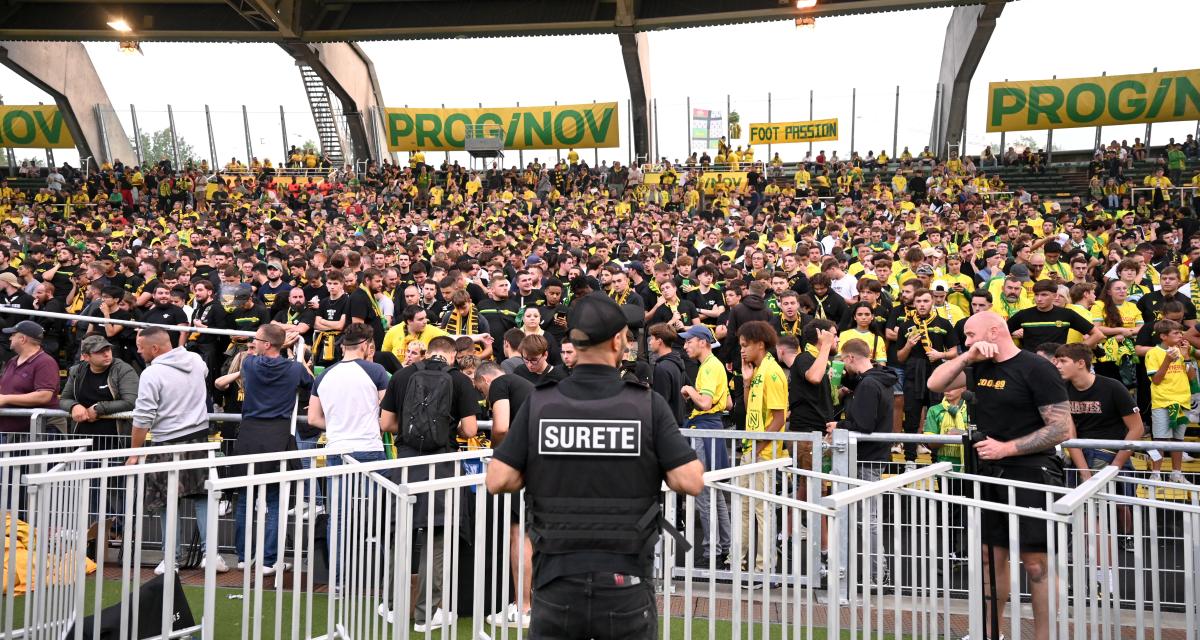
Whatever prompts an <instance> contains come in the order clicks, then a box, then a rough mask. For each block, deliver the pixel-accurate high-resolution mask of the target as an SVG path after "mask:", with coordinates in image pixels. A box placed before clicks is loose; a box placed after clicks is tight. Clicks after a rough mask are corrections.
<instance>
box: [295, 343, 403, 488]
mask: <svg viewBox="0 0 1200 640" xmlns="http://www.w3.org/2000/svg"><path fill="white" fill-rule="evenodd" d="M373 332H374V331H373V329H372V328H371V325H368V324H352V325H350V326H349V327H347V328H346V330H345V331H344V332H343V333H342V359H341V360H339V361H337V362H335V363H334V364H333V366H331V367H329V368H328V369H326V370H325V371H324V372H322V373H321V375H319V376H317V380H316V382H314V383H313V389H312V398H311V400H310V401H309V404H308V424H309V425H310V426H313V427H316V428H318V429H324V430H325V440H326V445H325V448H326V450H327V451H329V452H330V453H331V454H337V455H330V456H328V457H327V458H326V464H328V465H329V466H335V465H339V464H341V463H342V459H341V456H342V455H349V456H350V457H352V458H354V459H355V460H358V461H359V462H372V461H375V460H383V459H384V452H383V439H382V438H381V437H380V433H379V401H380V400H382V399H383V392H384V391H385V390H386V389H387V384H388V374H387V370H385V369H384V368H383V367H381V366H380V365H377V364H375V363H374V362H372V360H371V358H372V356H373V352H374V350H375V340H374V336H373Z"/></svg>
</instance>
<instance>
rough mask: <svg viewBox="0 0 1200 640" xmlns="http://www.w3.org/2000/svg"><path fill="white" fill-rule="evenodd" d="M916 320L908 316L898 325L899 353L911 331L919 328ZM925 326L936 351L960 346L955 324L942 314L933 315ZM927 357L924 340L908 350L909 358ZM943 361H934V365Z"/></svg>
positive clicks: (897, 342) (897, 341)
mask: <svg viewBox="0 0 1200 640" xmlns="http://www.w3.org/2000/svg"><path fill="white" fill-rule="evenodd" d="M914 320H915V318H906V319H904V320H901V321H900V322H899V323H898V324H897V325H896V330H897V331H898V332H899V335H898V336H897V337H896V342H895V343H894V344H896V345H897V349H896V350H897V353H898V352H899V350H900V348H901V347H903V346H904V343H905V341H907V340H908V334H909V332H910V331H918V330H919V329H918V328H917V323H916V322H915V321H914ZM925 328H926V330H927V331H928V332H929V344H931V345H932V346H933V349H934V351H940V352H945V351H948V350H950V349H952V348H954V347H957V346H958V337H957V336H956V335H955V333H954V325H952V324H950V321H949V320H947V319H945V318H943V317H941V316H933V318H931V319H930V320H929V322H928V323H927V324H926V327H925ZM925 357H926V356H925V342H924V341H921V342H918V343H917V344H916V345H914V346H913V348H912V349H910V350H909V351H908V360H912V359H913V358H925ZM897 362H899V356H897ZM905 362H907V360H906V361H905ZM941 363H942V361H941V360H939V361H937V362H935V363H933V366H935V367H936V366H938V365H940V364H941Z"/></svg>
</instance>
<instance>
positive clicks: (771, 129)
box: [750, 118, 838, 144]
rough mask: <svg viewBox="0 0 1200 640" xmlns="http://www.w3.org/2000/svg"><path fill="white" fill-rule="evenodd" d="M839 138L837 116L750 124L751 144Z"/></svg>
mask: <svg viewBox="0 0 1200 640" xmlns="http://www.w3.org/2000/svg"><path fill="white" fill-rule="evenodd" d="M837 139H838V121H837V118H830V119H828V120H807V121H803V122H770V123H759V124H752V125H750V144H787V143H789V142H823V141H825V140H837Z"/></svg>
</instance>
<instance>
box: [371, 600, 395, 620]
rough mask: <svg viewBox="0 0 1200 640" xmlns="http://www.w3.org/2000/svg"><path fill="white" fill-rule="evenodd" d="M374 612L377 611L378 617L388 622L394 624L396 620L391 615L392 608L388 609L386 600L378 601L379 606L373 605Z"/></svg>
mask: <svg viewBox="0 0 1200 640" xmlns="http://www.w3.org/2000/svg"><path fill="white" fill-rule="evenodd" d="M375 613H378V614H379V617H381V618H383V619H384V620H386V621H387V623H388V624H395V622H396V619H395V618H394V617H393V616H392V610H391V609H388V606H387V603H386V602H380V603H379V606H378V607H375Z"/></svg>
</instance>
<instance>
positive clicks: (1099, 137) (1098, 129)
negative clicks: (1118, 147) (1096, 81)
mask: <svg viewBox="0 0 1200 640" xmlns="http://www.w3.org/2000/svg"><path fill="white" fill-rule="evenodd" d="M1106 75H1108V72H1107V71H1101V72H1100V77H1101V78H1103V77H1104V76H1106ZM1103 128H1104V127H1103V126H1102V125H1096V145H1095V146H1094V147H1092V151H1093V152H1095V151H1096V149H1099V148H1100V141H1101V140H1103V139H1104V137H1103V134H1102V133H1101V129H1103Z"/></svg>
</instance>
